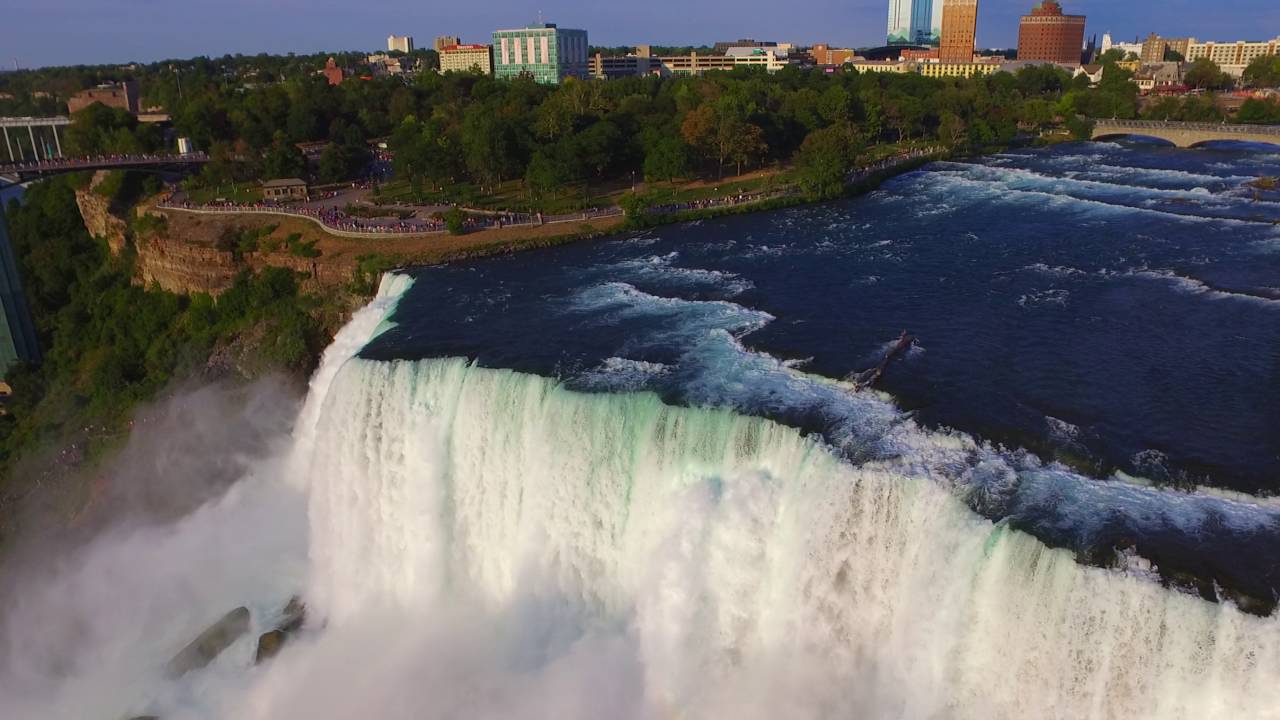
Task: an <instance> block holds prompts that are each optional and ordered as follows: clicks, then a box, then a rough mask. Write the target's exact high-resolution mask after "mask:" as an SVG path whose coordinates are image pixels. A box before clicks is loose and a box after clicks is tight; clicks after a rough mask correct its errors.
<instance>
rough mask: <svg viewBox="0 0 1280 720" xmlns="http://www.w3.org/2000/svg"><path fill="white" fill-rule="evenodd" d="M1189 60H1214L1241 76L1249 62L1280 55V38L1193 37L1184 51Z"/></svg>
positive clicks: (1225, 71) (1220, 65) (1231, 74)
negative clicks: (1218, 39) (1220, 39)
mask: <svg viewBox="0 0 1280 720" xmlns="http://www.w3.org/2000/svg"><path fill="white" fill-rule="evenodd" d="M1183 54H1184V56H1185V57H1186V60H1187V62H1195V61H1196V60H1199V59H1200V58H1208V59H1209V60H1212V61H1213V62H1214V63H1215V64H1217V66H1218V67H1219V68H1220V69H1221V70H1222V72H1224V73H1226V74H1228V75H1230V76H1232V77H1236V78H1238V77H1241V76H1243V75H1244V71H1245V68H1247V67H1249V63H1251V62H1253V61H1254V60H1257V59H1258V58H1260V57H1265V56H1268V55H1280V38H1276V39H1274V40H1265V41H1249V40H1237V41H1235V42H1213V41H1209V42H1198V41H1196V40H1195V39H1194V38H1192V39H1191V40H1190V41H1188V43H1187V50H1186V52H1185V53H1183Z"/></svg>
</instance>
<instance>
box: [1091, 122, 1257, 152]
mask: <svg viewBox="0 0 1280 720" xmlns="http://www.w3.org/2000/svg"><path fill="white" fill-rule="evenodd" d="M1126 135H1143V136H1146V137H1153V138H1157V139H1160V140H1165V141H1168V142H1171V143H1173V144H1174V145H1176V146H1178V147H1181V148H1190V147H1195V146H1197V145H1203V144H1204V143H1207V142H1214V141H1222V140H1230V141H1234V142H1251V143H1269V144H1271V145H1280V125H1228V124H1226V123H1188V122H1167V121H1159V120H1097V121H1095V122H1094V126H1093V139H1094V140H1104V139H1112V138H1118V137H1124V136H1126Z"/></svg>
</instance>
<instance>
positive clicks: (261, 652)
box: [254, 630, 289, 663]
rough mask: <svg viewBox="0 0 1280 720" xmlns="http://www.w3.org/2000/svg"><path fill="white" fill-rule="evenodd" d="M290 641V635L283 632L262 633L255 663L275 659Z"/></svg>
mask: <svg viewBox="0 0 1280 720" xmlns="http://www.w3.org/2000/svg"><path fill="white" fill-rule="evenodd" d="M288 639H289V634H288V633H286V632H285V631H283V630H271V631H269V632H264V633H262V635H261V636H260V637H259V638H258V654H257V656H256V657H255V658H254V662H255V663H263V662H265V661H267V660H270V659H271V658H273V657H275V656H276V654H277V653H279V652H280V648H282V647H284V643H285V641H286V640H288Z"/></svg>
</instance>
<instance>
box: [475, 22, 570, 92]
mask: <svg viewBox="0 0 1280 720" xmlns="http://www.w3.org/2000/svg"><path fill="white" fill-rule="evenodd" d="M493 74H494V76H495V77H498V78H507V79H511V78H517V77H521V76H528V77H532V78H533V79H534V80H536V81H538V82H540V83H544V84H547V85H558V84H560V83H561V82H562V81H564V79H565V78H570V77H574V78H579V79H582V80H585V79H586V77H587V31H586V30H567V29H564V28H559V27H556V26H555V25H552V24H549V23H548V24H544V25H530V26H529V27H526V28H521V29H519V30H497V31H495V32H494V33H493Z"/></svg>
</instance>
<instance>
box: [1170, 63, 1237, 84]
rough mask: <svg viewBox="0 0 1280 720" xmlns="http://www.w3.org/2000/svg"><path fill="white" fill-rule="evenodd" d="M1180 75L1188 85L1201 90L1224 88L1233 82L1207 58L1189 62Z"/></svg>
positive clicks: (1233, 82)
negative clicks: (1189, 64)
mask: <svg viewBox="0 0 1280 720" xmlns="http://www.w3.org/2000/svg"><path fill="white" fill-rule="evenodd" d="M1182 77H1183V80H1184V81H1185V82H1186V83H1187V84H1188V85H1190V86H1191V87H1194V88H1199V89H1201V90H1225V89H1228V88H1230V87H1231V86H1232V85H1234V84H1235V81H1234V80H1232V79H1231V76H1230V75H1228V74H1226V73H1224V72H1222V69H1221V68H1219V67H1218V64H1217V63H1215V62H1214V61H1212V60H1210V59H1209V58H1200V59H1199V60H1196V61H1195V62H1193V63H1191V67H1189V68H1187V71H1186V72H1185V73H1183V76H1182Z"/></svg>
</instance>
